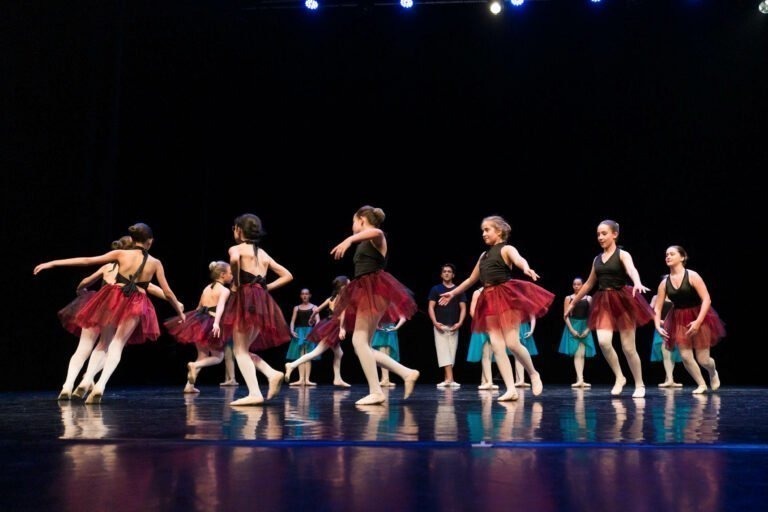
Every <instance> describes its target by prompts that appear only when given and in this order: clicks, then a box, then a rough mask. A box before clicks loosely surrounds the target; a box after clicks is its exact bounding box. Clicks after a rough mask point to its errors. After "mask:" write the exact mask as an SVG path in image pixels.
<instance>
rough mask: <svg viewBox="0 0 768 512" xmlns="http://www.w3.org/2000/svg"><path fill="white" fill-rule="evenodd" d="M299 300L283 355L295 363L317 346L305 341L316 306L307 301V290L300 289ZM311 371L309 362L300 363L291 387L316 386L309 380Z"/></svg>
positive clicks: (294, 310) (308, 294) (292, 317)
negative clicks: (296, 376) (295, 379)
mask: <svg viewBox="0 0 768 512" xmlns="http://www.w3.org/2000/svg"><path fill="white" fill-rule="evenodd" d="M299 298H300V299H301V303H300V304H298V305H296V306H294V307H293V313H292V314H291V325H290V328H291V343H290V345H288V352H287V353H286V355H285V358H286V359H287V360H288V361H295V360H296V359H298V358H300V357H301V356H303V355H304V354H306V353H307V352H311V351H312V350H313V349H314V348H315V347H316V346H317V345H316V344H315V343H313V342H311V341H309V340H307V335H308V334H309V332H310V331H311V330H312V321H313V318H312V317H313V315H312V312H313V311H314V310H315V309H316V308H317V306H315V305H314V304H312V303H311V302H310V301H309V300H310V299H311V298H312V294H311V293H310V292H309V289H307V288H302V289H301V292H299ZM286 366H287V365H286ZM311 371H312V361H311V360H309V361H306V362H304V363H302V364H301V365H300V366H299V380H297V381H296V382H291V386H316V385H317V384H315V383H314V382H312V381H310V380H309V374H310V372H311Z"/></svg>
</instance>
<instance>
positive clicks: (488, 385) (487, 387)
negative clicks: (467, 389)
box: [477, 383, 493, 390]
mask: <svg viewBox="0 0 768 512" xmlns="http://www.w3.org/2000/svg"><path fill="white" fill-rule="evenodd" d="M477 389H482V390H486V389H493V386H492V385H491V384H488V383H486V384H480V385H479V386H477Z"/></svg>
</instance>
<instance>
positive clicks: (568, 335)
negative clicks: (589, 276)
mask: <svg viewBox="0 0 768 512" xmlns="http://www.w3.org/2000/svg"><path fill="white" fill-rule="evenodd" d="M582 286H584V280H583V279H582V278H581V277H575V278H574V279H573V282H572V283H571V287H572V288H573V293H572V294H570V295H568V296H567V297H566V298H565V301H564V302H563V314H564V315H565V327H563V334H562V336H561V337H560V347H559V348H558V350H557V351H558V352H560V353H561V354H565V355H567V356H571V357H573V368H574V370H576V382H574V383H573V384H571V387H572V388H589V387H592V384H590V383H588V382H585V381H584V361H585V359H586V358H588V357H595V355H597V351H596V350H595V340H594V338H593V337H592V331H591V330H589V326H588V325H587V319H588V318H589V308H590V306H591V304H592V296H591V295H584V296H583V297H582V298H581V300H579V302H578V303H577V304H576V305H575V306H574V307H573V309H572V310H571V312H570V314H568V306H570V305H571V303H572V302H573V297H574V295H575V294H576V293H577V292H578V291H579V290H580V289H581V287H582Z"/></svg>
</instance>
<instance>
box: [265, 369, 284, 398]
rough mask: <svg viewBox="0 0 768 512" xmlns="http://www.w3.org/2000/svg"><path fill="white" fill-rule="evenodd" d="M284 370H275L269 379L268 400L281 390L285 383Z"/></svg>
mask: <svg viewBox="0 0 768 512" xmlns="http://www.w3.org/2000/svg"><path fill="white" fill-rule="evenodd" d="M284 377H285V375H283V372H275V374H274V375H273V376H272V377H270V379H269V391H267V400H271V399H272V398H274V397H275V395H277V394H278V393H279V392H280V386H282V385H283V378H284Z"/></svg>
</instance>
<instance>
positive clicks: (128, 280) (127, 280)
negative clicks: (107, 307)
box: [115, 247, 150, 296]
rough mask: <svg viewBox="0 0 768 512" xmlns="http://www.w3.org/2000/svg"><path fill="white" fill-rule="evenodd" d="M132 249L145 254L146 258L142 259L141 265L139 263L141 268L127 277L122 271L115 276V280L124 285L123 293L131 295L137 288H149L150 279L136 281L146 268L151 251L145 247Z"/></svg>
mask: <svg viewBox="0 0 768 512" xmlns="http://www.w3.org/2000/svg"><path fill="white" fill-rule="evenodd" d="M132 249H134V250H137V251H141V252H142V254H143V255H144V259H143V260H141V265H139V268H137V269H136V272H135V273H134V274H132V275H131V276H130V277H125V276H124V275H123V274H121V273H120V272H118V273H117V275H116V276H115V281H116V282H118V283H120V284H122V285H124V286H123V295H125V296H128V295H131V294H132V293H133V292H134V291H135V290H136V288H143V289H144V290H146V289H147V288H149V283H150V281H136V279H137V278H138V277H139V274H141V271H142V270H144V264H145V263H146V262H147V258H148V257H149V252H148V251H147V250H146V249H144V248H143V247H132Z"/></svg>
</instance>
